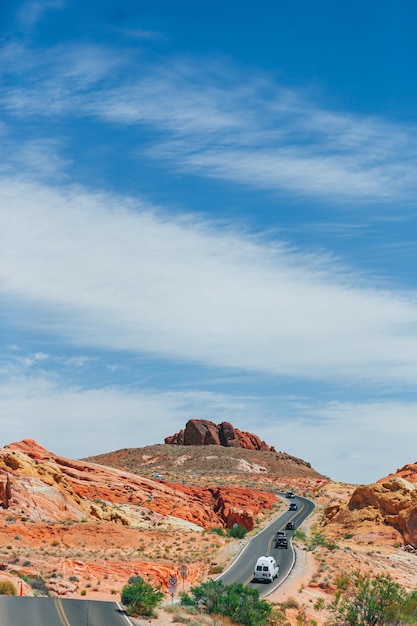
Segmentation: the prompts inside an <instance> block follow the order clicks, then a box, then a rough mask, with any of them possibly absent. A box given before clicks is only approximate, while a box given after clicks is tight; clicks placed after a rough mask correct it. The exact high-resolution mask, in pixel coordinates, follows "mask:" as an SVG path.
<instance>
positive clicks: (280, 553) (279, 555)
mask: <svg viewBox="0 0 417 626" xmlns="http://www.w3.org/2000/svg"><path fill="white" fill-rule="evenodd" d="M277 495H279V496H283V494H277ZM287 502H288V506H289V504H290V503H291V502H295V503H296V504H297V506H298V510H297V511H286V512H285V513H283V514H282V515H280V516H279V517H278V518H277V519H276V520H275V521H274V522H272V524H270V525H269V526H267V528H265V529H264V530H263V531H262V532H260V533H259V534H258V535H256V536H255V537H253V539H251V541H250V542H249V543H248V544H247V545H246V546H245V548H244V549H243V550H242V552H241V553H240V555H239V556H238V558H237V559H236V560H235V561H234V562H233V563H232V565H231V566H230V567H229V568H228V569H227V570H226V571H225V572H224V573H223V574H222V575H221V576H219V577H218V578H217V580H221V581H222V582H223V583H224V584H225V585H230V584H231V583H235V582H241V583H243V584H244V585H247V586H249V587H253V588H255V589H258V590H259V594H260V595H261V596H266V595H268V594H269V593H271V592H272V591H274V590H275V589H276V588H277V587H278V586H279V585H280V584H281V583H282V582H283V581H284V580H285V579H286V578H287V576H288V575H289V573H290V572H291V570H292V568H293V566H294V563H295V552H294V548H293V547H292V542H291V541H289V542H288V548H287V549H286V550H285V549H283V548H275V547H274V545H273V542H272V538H273V536H274V534H275V533H276V532H277V530H285V526H286V524H287V522H294V523H295V527H296V528H298V527H299V526H300V525H301V524H302V523H303V521H304V520H305V519H306V518H307V517H308V516H309V515H310V514H311V513H312V512H313V510H314V508H315V504H314V502H312V501H311V500H307V498H302V497H301V496H296V497H295V498H294V499H291V500H287ZM286 532H287V534H288V537H289V538H290V537H291V534H292V532H291V531H288V530H287V531H286ZM263 555H265V556H269V555H271V556H273V557H274V558H275V560H276V561H277V563H278V564H279V575H278V578H277V579H276V580H274V581H273V582H272V583H262V582H252V581H253V569H254V566H255V563H256V561H257V559H258V557H260V556H263Z"/></svg>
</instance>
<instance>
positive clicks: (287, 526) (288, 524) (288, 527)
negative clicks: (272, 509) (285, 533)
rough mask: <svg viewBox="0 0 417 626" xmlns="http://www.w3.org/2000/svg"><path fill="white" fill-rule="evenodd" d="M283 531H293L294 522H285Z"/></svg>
mask: <svg viewBox="0 0 417 626" xmlns="http://www.w3.org/2000/svg"><path fill="white" fill-rule="evenodd" d="M285 529H286V530H295V524H294V522H287V525H286V527H285Z"/></svg>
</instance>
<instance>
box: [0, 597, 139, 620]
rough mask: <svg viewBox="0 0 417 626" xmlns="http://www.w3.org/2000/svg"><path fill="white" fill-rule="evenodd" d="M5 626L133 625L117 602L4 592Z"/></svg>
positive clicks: (0, 602) (0, 615)
mask: <svg viewBox="0 0 417 626" xmlns="http://www.w3.org/2000/svg"><path fill="white" fill-rule="evenodd" d="M0 624H1V626H129V625H131V622H130V620H128V618H127V617H126V616H125V615H124V613H123V611H122V610H121V608H120V606H119V605H118V604H116V603H115V602H96V601H93V600H68V599H63V598H24V597H13V596H0Z"/></svg>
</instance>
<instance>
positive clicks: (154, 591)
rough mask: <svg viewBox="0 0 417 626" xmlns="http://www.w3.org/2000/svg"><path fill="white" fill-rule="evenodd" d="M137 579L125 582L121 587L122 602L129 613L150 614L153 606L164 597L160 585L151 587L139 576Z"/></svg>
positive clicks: (152, 611)
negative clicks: (129, 582) (128, 582)
mask: <svg viewBox="0 0 417 626" xmlns="http://www.w3.org/2000/svg"><path fill="white" fill-rule="evenodd" d="M135 578H138V579H139V580H135V582H133V583H131V584H127V585H125V586H124V587H123V589H122V598H121V599H122V604H124V605H125V606H126V609H127V612H128V613H129V615H147V616H152V615H153V614H154V610H155V608H156V607H157V606H158V604H159V603H160V602H161V600H162V599H163V597H164V593H163V591H161V588H160V587H157V588H155V587H152V585H150V584H149V583H147V582H145V581H144V580H143V579H142V578H141V577H140V576H138V577H135Z"/></svg>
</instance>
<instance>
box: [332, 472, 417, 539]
mask: <svg viewBox="0 0 417 626" xmlns="http://www.w3.org/2000/svg"><path fill="white" fill-rule="evenodd" d="M325 524H326V525H333V526H334V525H336V526H337V525H341V526H342V528H343V529H344V530H345V532H347V531H349V532H350V533H354V534H355V535H360V534H364V533H368V534H369V533H372V534H373V535H378V536H379V537H380V538H382V537H384V536H385V538H386V539H387V540H391V542H394V543H399V544H406V545H411V546H414V547H415V548H417V463H414V464H410V465H406V466H404V467H403V468H402V469H399V470H398V471H397V472H396V473H394V474H389V475H388V476H386V477H384V478H381V479H380V480H378V482H376V483H374V484H371V485H360V486H358V487H357V488H356V489H355V490H354V491H353V493H352V495H351V497H350V499H349V501H348V502H347V503H338V504H332V505H329V506H328V507H327V509H326V513H325Z"/></svg>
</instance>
